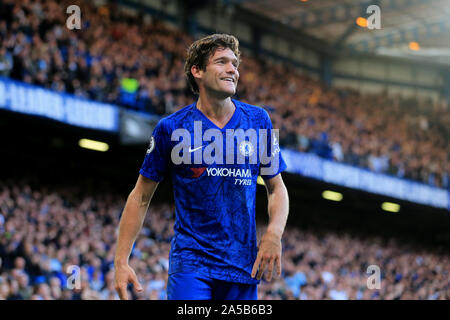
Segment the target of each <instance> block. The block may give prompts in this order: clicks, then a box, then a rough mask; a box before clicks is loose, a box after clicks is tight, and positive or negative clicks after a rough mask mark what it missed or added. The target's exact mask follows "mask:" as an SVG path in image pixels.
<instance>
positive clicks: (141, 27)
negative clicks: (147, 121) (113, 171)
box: [0, 0, 450, 189]
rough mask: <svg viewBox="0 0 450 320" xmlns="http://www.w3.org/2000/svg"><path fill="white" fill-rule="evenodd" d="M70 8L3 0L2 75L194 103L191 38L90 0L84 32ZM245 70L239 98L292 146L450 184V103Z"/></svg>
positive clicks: (145, 108)
mask: <svg viewBox="0 0 450 320" xmlns="http://www.w3.org/2000/svg"><path fill="white" fill-rule="evenodd" d="M69 2H70V1H61V2H59V3H58V2H56V1H54V0H42V1H33V2H31V1H23V2H21V3H20V4H19V3H16V2H15V1H4V2H3V3H2V4H1V6H2V10H1V12H2V16H1V17H0V18H1V19H0V39H1V41H0V44H1V46H0V61H1V70H0V72H1V74H2V75H3V76H7V77H11V78H13V79H17V80H21V81H25V82H27V83H33V84H36V85H40V86H43V87H46V88H49V89H52V90H55V91H58V92H68V93H71V94H74V95H77V96H81V97H86V98H89V99H92V100H97V101H103V102H109V103H114V104H118V105H121V106H124V107H127V108H132V109H135V110H139V111H141V112H145V113H153V114H157V115H161V116H162V115H167V114H170V113H172V112H174V111H176V110H178V109H179V108H181V107H183V106H186V105H188V104H189V103H191V102H192V101H193V100H194V96H193V95H192V94H191V93H190V92H189V89H188V87H187V84H186V81H185V77H184V74H183V59H184V57H185V51H186V48H187V46H188V44H189V43H191V42H192V40H193V39H192V38H191V37H190V36H189V35H188V34H186V33H184V32H181V31H178V30H173V28H169V27H167V26H165V25H164V23H162V22H160V21H158V20H157V19H152V20H151V21H149V19H147V17H148V16H144V15H138V16H137V17H135V16H131V15H129V14H127V13H124V12H123V10H121V9H120V7H117V6H115V5H111V4H107V5H101V6H95V5H93V4H92V3H90V2H88V1H81V2H80V3H82V5H83V23H84V25H83V32H73V31H70V30H68V29H66V28H64V27H63V26H64V23H65V19H66V16H65V15H64V10H62V9H61V8H63V7H64V6H65V5H68V4H69ZM94 21H95V23H93V22H94ZM240 73H241V79H240V84H239V86H238V94H237V98H239V99H242V100H245V101H246V102H248V103H252V104H257V105H260V106H262V107H264V108H266V109H267V110H268V111H269V112H270V114H271V118H272V121H273V125H274V127H275V128H279V129H280V135H281V136H280V143H281V145H283V146H284V147H286V148H291V149H295V150H299V151H304V152H312V153H315V154H317V155H319V156H321V157H323V158H327V159H333V160H335V161H339V162H344V163H348V164H351V165H354V166H359V167H363V168H368V169H370V170H372V171H374V172H382V173H387V174H391V175H395V176H397V177H401V178H406V179H411V180H416V181H420V182H423V183H426V184H429V185H432V186H437V187H442V188H445V189H449V188H450V182H449V172H450V161H449V157H450V156H449V152H448V150H449V148H448V141H447V140H446V138H445V137H446V136H448V135H449V131H448V130H449V128H450V112H448V111H449V110H448V104H447V103H446V102H432V101H422V100H420V99H404V98H401V97H399V96H393V97H388V96H386V95H385V94H383V93H380V94H373V95H367V94H365V95H362V94H359V93H358V92H355V91H353V90H349V89H346V90H344V89H336V88H327V87H326V86H325V85H324V84H323V83H321V82H320V81H317V80H314V79H312V78H310V77H308V76H307V75H304V74H301V73H300V72H299V71H298V70H296V68H292V67H290V66H288V65H282V64H272V63H268V62H267V61H264V60H263V59H254V58H251V57H246V56H244V58H243V63H242V64H241V67H240Z"/></svg>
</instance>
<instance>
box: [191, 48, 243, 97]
mask: <svg viewBox="0 0 450 320" xmlns="http://www.w3.org/2000/svg"><path fill="white" fill-rule="evenodd" d="M238 64H239V62H238V60H237V58H236V55H235V54H234V53H233V51H231V50H230V49H229V48H226V49H223V48H219V49H217V50H216V51H215V52H214V54H213V55H212V56H211V57H210V58H209V61H208V63H207V65H206V70H205V71H203V70H197V72H196V74H195V77H196V78H201V84H200V85H202V86H204V87H205V89H207V90H208V91H212V92H214V93H216V94H217V95H218V96H219V97H220V98H222V99H226V98H228V97H231V96H233V95H234V94H235V93H236V87H237V83H238V80H239V72H238V70H237V68H238Z"/></svg>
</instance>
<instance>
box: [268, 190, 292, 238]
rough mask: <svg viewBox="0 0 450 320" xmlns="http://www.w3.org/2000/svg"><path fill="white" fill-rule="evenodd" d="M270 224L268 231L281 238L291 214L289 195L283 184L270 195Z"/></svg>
mask: <svg viewBox="0 0 450 320" xmlns="http://www.w3.org/2000/svg"><path fill="white" fill-rule="evenodd" d="M268 211H269V225H268V227H267V232H268V233H273V234H275V235H276V236H277V237H278V238H280V239H281V236H282V235H283V232H284V228H285V226H286V221H287V218H288V214H289V196H288V193H287V190H286V187H285V186H284V184H283V185H281V186H280V187H279V188H277V189H276V190H274V191H273V192H272V193H269V195H268Z"/></svg>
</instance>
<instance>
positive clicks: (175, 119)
mask: <svg viewBox="0 0 450 320" xmlns="http://www.w3.org/2000/svg"><path fill="white" fill-rule="evenodd" d="M193 107H194V104H190V105H188V106H185V107H183V108H181V109H180V110H178V111H176V112H174V113H172V114H171V115H168V116H166V117H164V118H161V119H160V120H159V123H158V125H160V126H162V127H163V128H164V129H165V130H166V131H167V132H169V131H172V130H174V129H176V128H180V126H181V127H182V124H183V122H184V121H186V119H187V118H189V117H190V116H191V115H192V112H193Z"/></svg>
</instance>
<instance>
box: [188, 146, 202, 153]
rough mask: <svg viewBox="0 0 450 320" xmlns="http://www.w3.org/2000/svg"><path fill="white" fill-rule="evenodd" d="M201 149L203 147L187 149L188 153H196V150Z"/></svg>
mask: <svg viewBox="0 0 450 320" xmlns="http://www.w3.org/2000/svg"><path fill="white" fill-rule="evenodd" d="M201 148H203V146H200V147H197V148H195V149H191V147H189V152H194V151H196V150H198V149H201Z"/></svg>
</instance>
